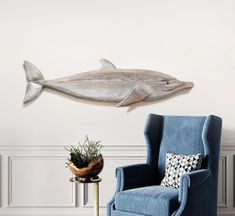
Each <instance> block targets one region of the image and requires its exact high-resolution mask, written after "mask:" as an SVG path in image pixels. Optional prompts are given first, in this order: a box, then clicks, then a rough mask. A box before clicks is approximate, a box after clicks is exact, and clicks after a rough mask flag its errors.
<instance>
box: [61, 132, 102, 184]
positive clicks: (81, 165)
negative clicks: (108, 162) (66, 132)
mask: <svg viewBox="0 0 235 216" xmlns="http://www.w3.org/2000/svg"><path fill="white" fill-rule="evenodd" d="M102 147H103V146H102V144H101V140H95V141H94V140H90V139H89V137H88V135H87V136H85V141H84V142H83V144H81V143H80V142H79V144H78V146H77V147H74V146H70V147H69V148H65V149H66V150H67V151H69V152H70V157H69V158H67V159H68V162H66V164H67V167H69V169H70V170H71V171H72V173H73V174H74V175H76V176H78V177H80V178H82V179H83V180H86V179H90V178H94V177H96V176H97V175H98V174H99V173H100V172H101V171H102V169H103V164H104V160H103V156H102V154H101V152H100V150H101V149H102Z"/></svg>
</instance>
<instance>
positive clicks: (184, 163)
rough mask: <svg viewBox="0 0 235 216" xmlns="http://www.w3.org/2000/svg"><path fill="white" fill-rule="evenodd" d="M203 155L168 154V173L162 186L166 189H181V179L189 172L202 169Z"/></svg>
mask: <svg viewBox="0 0 235 216" xmlns="http://www.w3.org/2000/svg"><path fill="white" fill-rule="evenodd" d="M201 164H202V154H201V153H199V154H194V155H182V154H173V153H169V152H168V153H166V173H165V177H164V178H163V180H162V182H161V185H162V186H166V187H174V188H179V187H180V177H181V176H182V175H183V174H185V173H188V172H192V171H195V170H198V169H200V168H201Z"/></svg>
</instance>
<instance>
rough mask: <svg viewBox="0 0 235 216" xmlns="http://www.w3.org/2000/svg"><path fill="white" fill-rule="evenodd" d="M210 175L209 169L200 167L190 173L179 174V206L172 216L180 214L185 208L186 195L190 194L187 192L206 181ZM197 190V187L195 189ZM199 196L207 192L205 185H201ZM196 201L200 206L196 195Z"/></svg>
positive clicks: (179, 215)
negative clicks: (200, 168)
mask: <svg viewBox="0 0 235 216" xmlns="http://www.w3.org/2000/svg"><path fill="white" fill-rule="evenodd" d="M210 176H211V171H210V170H208V169H202V170H197V171H193V172H190V173H186V174H184V175H182V176H181V179H180V188H179V202H180V207H179V209H178V211H177V212H176V213H175V214H174V216H181V215H182V212H183V211H184V210H185V207H186V203H187V200H188V199H189V197H188V196H191V195H192V194H191V195H190V194H189V191H190V190H192V189H194V188H196V187H197V186H201V185H203V184H204V183H206V182H207V180H208V179H209V178H210ZM196 190H198V189H196ZM200 192H201V193H199V194H201V196H203V194H204V193H205V194H207V193H208V191H207V190H206V187H202V191H200ZM197 203H198V204H199V206H200V197H197Z"/></svg>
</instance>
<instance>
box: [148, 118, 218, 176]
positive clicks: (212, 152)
mask: <svg viewBox="0 0 235 216" xmlns="http://www.w3.org/2000/svg"><path fill="white" fill-rule="evenodd" d="M221 126H222V120H221V119H220V118H219V117H217V116H207V117H205V116H200V117H195V116H160V115H156V114H150V115H149V117H148V121H147V124H146V127H145V138H146V142H147V152H148V155H147V163H148V164H150V165H151V166H152V167H154V168H155V169H157V172H158V175H159V178H160V179H162V178H163V177H164V174H165V157H166V153H167V152H172V153H176V154H186V155H189V154H197V153H202V155H203V156H204V163H203V166H204V168H210V169H211V168H213V167H215V170H212V171H214V172H216V173H215V174H216V175H217V172H218V157H219V144H220V136H221Z"/></svg>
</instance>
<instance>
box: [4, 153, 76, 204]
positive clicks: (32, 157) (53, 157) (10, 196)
mask: <svg viewBox="0 0 235 216" xmlns="http://www.w3.org/2000/svg"><path fill="white" fill-rule="evenodd" d="M7 158H8V165H7V167H8V168H7V170H8V175H7V176H8V181H7V183H8V185H7V188H8V193H7V207H8V208H19V207H21V208H54V207H57V208H58V207H59V208H67V207H76V197H77V196H76V190H75V185H74V184H72V189H71V192H72V197H71V200H72V202H71V203H58V204H56V203H55V204H49V203H38V204H22V203H15V202H13V189H12V188H13V187H12V180H13V179H12V173H13V165H12V164H13V160H35V159H37V160H52V161H53V160H63V161H65V159H66V158H65V157H64V156H59V155H50V156H49V155H47V156H45V155H17V156H9V155H8V156H7Z"/></svg>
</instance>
